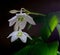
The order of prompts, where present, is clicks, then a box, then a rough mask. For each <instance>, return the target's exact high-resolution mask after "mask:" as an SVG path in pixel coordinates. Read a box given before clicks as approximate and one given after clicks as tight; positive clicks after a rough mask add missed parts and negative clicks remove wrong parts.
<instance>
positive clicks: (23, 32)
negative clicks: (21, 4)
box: [23, 32, 32, 40]
mask: <svg viewBox="0 0 60 55" xmlns="http://www.w3.org/2000/svg"><path fill="white" fill-rule="evenodd" d="M23 33H24V35H25V36H27V37H28V38H29V39H30V40H32V38H31V37H30V36H29V34H27V33H26V32H23Z"/></svg>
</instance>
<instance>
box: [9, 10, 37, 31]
mask: <svg viewBox="0 0 60 55" xmlns="http://www.w3.org/2000/svg"><path fill="white" fill-rule="evenodd" d="M11 12H12V11H11ZM16 12H17V11H16ZM13 13H14V12H13ZM8 21H9V26H12V25H13V24H15V26H14V30H18V28H19V29H24V28H25V26H26V24H27V22H28V23H30V24H32V25H36V23H35V22H34V20H33V18H32V17H31V16H29V15H28V14H26V13H22V10H21V11H20V13H19V14H16V15H15V16H14V17H12V18H11V19H9V20H8Z"/></svg>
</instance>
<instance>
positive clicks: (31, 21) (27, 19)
mask: <svg viewBox="0 0 60 55" xmlns="http://www.w3.org/2000/svg"><path fill="white" fill-rule="evenodd" d="M25 18H26V21H27V22H28V23H30V24H32V25H36V23H35V22H34V20H33V18H32V17H31V16H29V15H27V14H26V15H25Z"/></svg>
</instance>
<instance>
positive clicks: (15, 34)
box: [7, 30, 32, 43]
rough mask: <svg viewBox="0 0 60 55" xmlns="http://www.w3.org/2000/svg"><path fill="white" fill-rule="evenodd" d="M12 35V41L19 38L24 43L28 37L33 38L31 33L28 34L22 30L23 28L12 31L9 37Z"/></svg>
mask: <svg viewBox="0 0 60 55" xmlns="http://www.w3.org/2000/svg"><path fill="white" fill-rule="evenodd" d="M10 37H11V42H14V41H15V40H17V39H18V38H19V39H20V40H21V41H22V42H23V43H26V42H27V37H28V38H29V39H31V40H32V38H31V37H30V36H29V34H27V33H26V32H22V31H21V30H19V31H14V32H12V33H11V34H10V35H9V36H8V37H7V38H10Z"/></svg>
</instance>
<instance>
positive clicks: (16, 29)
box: [14, 22, 19, 31]
mask: <svg viewBox="0 0 60 55" xmlns="http://www.w3.org/2000/svg"><path fill="white" fill-rule="evenodd" d="M18 25H19V24H18V22H16V23H15V25H14V31H18Z"/></svg>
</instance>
